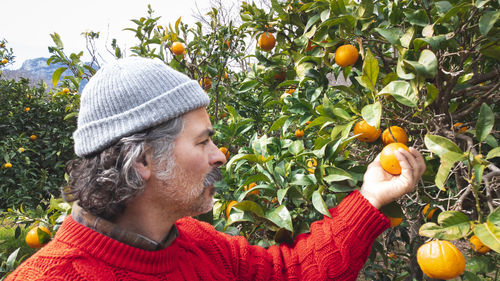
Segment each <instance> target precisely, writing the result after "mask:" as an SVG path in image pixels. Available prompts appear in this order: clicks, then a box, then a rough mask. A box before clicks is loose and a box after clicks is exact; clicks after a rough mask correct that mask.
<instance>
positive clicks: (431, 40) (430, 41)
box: [413, 35, 446, 51]
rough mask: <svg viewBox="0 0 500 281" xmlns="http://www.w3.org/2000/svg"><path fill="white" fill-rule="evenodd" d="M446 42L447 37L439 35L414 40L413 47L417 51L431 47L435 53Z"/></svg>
mask: <svg viewBox="0 0 500 281" xmlns="http://www.w3.org/2000/svg"><path fill="white" fill-rule="evenodd" d="M443 42H446V35H438V36H433V37H428V38H416V39H415V40H413V46H414V47H415V50H416V51H419V50H420V49H422V48H423V47H425V46H426V45H430V46H431V48H432V49H433V50H434V51H437V50H439V46H440V45H441V43H443Z"/></svg>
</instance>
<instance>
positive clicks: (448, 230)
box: [418, 211, 470, 240]
mask: <svg viewBox="0 0 500 281" xmlns="http://www.w3.org/2000/svg"><path fill="white" fill-rule="evenodd" d="M438 224H439V225H438ZM438 224H435V223H433V222H428V223H426V224H424V225H422V226H421V227H420V229H419V232H418V233H419V235H421V236H425V237H430V238H437V239H444V240H457V239H460V238H462V237H465V236H467V234H468V233H469V231H470V221H469V218H468V217H467V215H465V214H463V213H461V212H457V211H446V212H442V213H441V214H439V216H438Z"/></svg>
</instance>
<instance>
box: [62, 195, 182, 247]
mask: <svg viewBox="0 0 500 281" xmlns="http://www.w3.org/2000/svg"><path fill="white" fill-rule="evenodd" d="M71 216H72V217H73V219H74V220H75V221H76V222H78V223H80V224H82V225H84V226H86V227H88V228H90V229H92V230H94V231H97V232H99V233H101V234H104V235H106V236H108V237H109V238H112V239H114V240H117V241H120V242H122V243H124V244H127V245H129V246H132V247H135V248H139V249H143V250H146V251H157V250H161V249H164V248H166V247H168V246H169V245H170V244H172V242H173V241H174V240H175V238H177V236H179V232H178V231H177V227H176V226H175V224H174V225H173V226H172V228H171V229H170V231H169V233H168V234H167V235H166V236H165V238H164V239H163V240H162V241H160V242H157V241H155V240H152V239H150V238H148V237H146V236H144V235H141V234H139V233H136V232H132V231H129V230H127V229H124V228H123V227H120V226H119V225H117V224H115V223H112V222H110V221H108V220H105V219H103V218H100V217H97V216H94V215H92V214H91V213H89V212H87V211H86V210H84V209H83V208H81V207H80V206H79V205H78V204H73V210H72V212H71Z"/></svg>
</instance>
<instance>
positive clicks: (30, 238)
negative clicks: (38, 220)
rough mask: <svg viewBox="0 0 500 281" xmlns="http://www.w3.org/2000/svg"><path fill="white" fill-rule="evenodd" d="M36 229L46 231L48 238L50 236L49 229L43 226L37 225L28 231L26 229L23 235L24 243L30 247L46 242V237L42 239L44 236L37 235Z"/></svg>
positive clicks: (40, 245)
mask: <svg viewBox="0 0 500 281" xmlns="http://www.w3.org/2000/svg"><path fill="white" fill-rule="evenodd" d="M38 229H40V230H41V231H43V232H45V233H47V235H48V237H49V238H50V237H51V236H52V235H51V233H50V231H49V230H48V229H47V228H46V227H45V226H40V225H39V226H37V227H34V228H32V229H31V230H30V231H28V233H27V234H26V237H25V241H26V244H28V246H29V247H30V248H41V247H43V246H44V245H45V244H47V242H48V241H47V239H44V237H42V236H39V235H38Z"/></svg>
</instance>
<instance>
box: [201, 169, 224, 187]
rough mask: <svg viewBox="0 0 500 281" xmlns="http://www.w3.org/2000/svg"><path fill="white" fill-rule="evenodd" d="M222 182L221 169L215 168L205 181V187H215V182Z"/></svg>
mask: <svg viewBox="0 0 500 281" xmlns="http://www.w3.org/2000/svg"><path fill="white" fill-rule="evenodd" d="M220 180H222V173H221V171H220V170H219V168H213V169H212V171H210V172H209V173H208V174H207V175H206V176H205V179H204V180H203V185H204V186H213V185H214V183H215V182H217V181H220Z"/></svg>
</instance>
